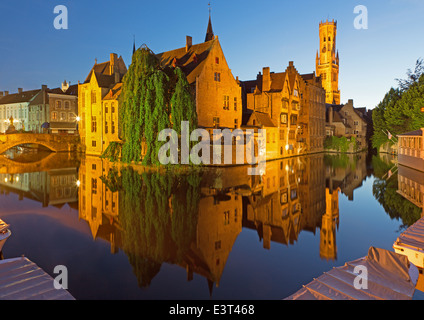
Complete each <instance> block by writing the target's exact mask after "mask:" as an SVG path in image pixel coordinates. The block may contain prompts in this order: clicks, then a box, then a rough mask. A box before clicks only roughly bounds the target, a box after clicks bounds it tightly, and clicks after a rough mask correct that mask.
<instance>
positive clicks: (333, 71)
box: [316, 20, 340, 104]
mask: <svg viewBox="0 0 424 320" xmlns="http://www.w3.org/2000/svg"><path fill="white" fill-rule="evenodd" d="M336 37H337V21H334V20H333V21H328V20H327V21H325V22H321V23H320V24H319V39H320V41H319V42H320V50H319V51H317V57H316V74H317V76H321V78H322V85H323V87H324V89H325V92H326V99H325V102H326V103H329V104H340V90H339V52H338V51H337V53H336Z"/></svg>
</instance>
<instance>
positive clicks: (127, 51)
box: [0, 0, 424, 109]
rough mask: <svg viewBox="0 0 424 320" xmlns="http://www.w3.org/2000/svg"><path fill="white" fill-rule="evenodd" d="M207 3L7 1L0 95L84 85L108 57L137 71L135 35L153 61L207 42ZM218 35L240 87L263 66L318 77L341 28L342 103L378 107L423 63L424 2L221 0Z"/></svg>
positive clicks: (216, 6) (0, 13)
mask: <svg viewBox="0 0 424 320" xmlns="http://www.w3.org/2000/svg"><path fill="white" fill-rule="evenodd" d="M208 2H209V0H189V1H168V0H156V1H143V0H137V1H136V0H131V1H130V0H122V1H110V0H89V1H87V0H86V1H83V0H13V1H1V2H0V30H1V32H0V44H1V46H0V91H9V92H10V93H14V92H17V89H18V88H24V90H32V89H36V88H41V85H42V84H46V85H48V86H49V87H50V88H54V87H58V86H60V84H61V82H62V81H63V80H65V79H66V80H67V81H70V82H71V84H75V83H77V82H78V81H81V82H83V81H84V80H85V78H86V76H87V75H88V73H89V71H90V69H91V67H92V66H93V64H94V61H95V58H97V59H98V62H103V61H107V60H109V54H110V53H111V52H114V53H117V54H118V55H122V57H123V58H124V61H125V63H126V64H127V65H129V64H130V63H131V54H132V46H133V35H135V37H136V44H137V47H139V46H140V45H142V44H143V43H145V44H146V45H147V46H148V47H149V48H150V49H152V50H153V51H154V52H156V53H160V52H163V51H167V50H172V49H175V48H180V47H183V46H184V45H185V37H186V35H190V36H192V37H193V42H194V43H199V42H202V41H204V38H205V33H206V28H207V22H208ZM211 3H212V23H213V29H214V33H215V34H216V35H218V36H219V39H220V42H221V45H222V47H223V50H224V53H225V56H226V58H227V62H228V64H229V66H230V68H231V69H232V72H233V74H234V76H239V78H240V80H251V79H254V78H255V77H256V75H257V73H258V72H259V71H262V68H263V67H267V66H268V67H270V68H271V71H274V72H282V71H284V70H285V69H286V67H287V65H288V63H289V61H294V64H295V66H296V68H297V69H298V71H299V72H300V73H310V72H313V71H315V56H316V51H317V49H318V46H319V33H318V26H319V22H320V21H321V20H325V19H327V18H328V19H336V20H337V21H338V35H337V49H338V50H339V53H340V83H339V86H340V90H341V99H342V103H345V102H347V100H348V99H354V102H355V106H356V107H367V108H370V109H372V108H374V107H375V106H376V105H377V104H378V103H379V102H380V101H381V100H382V98H383V97H384V94H385V93H386V92H387V91H388V90H389V89H390V87H392V86H396V85H397V83H396V81H395V79H396V78H405V75H406V70H407V69H408V68H413V67H414V65H415V61H416V60H417V59H418V58H420V57H423V58H424V41H423V38H424V37H423V34H424V25H423V23H422V19H423V18H422V17H423V16H424V1H422V0H363V1H359V0H322V1H316V0H309V1H306V0H305V1H302V0H298V1H286V0H263V1H249V0H244V1H241V0H231V1H229V0H214V1H212V0H211ZM56 5H65V6H66V7H67V8H68V14H69V29H68V30H56V29H55V28H54V26H53V21H54V19H55V17H56V15H55V14H54V13H53V9H54V7H55V6H56ZM357 5H365V6H366V7H367V8H368V15H369V16H368V30H356V29H355V28H354V25H353V21H354V19H355V17H356V14H354V12H353V11H354V8H355V6H357Z"/></svg>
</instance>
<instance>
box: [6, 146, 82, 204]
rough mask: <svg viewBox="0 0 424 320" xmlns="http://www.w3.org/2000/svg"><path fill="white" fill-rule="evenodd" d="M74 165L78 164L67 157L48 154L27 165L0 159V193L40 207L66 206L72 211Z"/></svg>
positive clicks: (76, 189) (76, 194)
mask: <svg viewBox="0 0 424 320" xmlns="http://www.w3.org/2000/svg"><path fill="white" fill-rule="evenodd" d="M78 165H79V162H78V160H77V159H76V158H75V157H74V156H72V155H68V154H51V155H49V156H48V157H46V158H44V159H41V160H39V161H37V162H28V163H27V162H16V161H11V160H9V159H6V158H4V157H2V156H0V192H1V194H8V193H15V194H17V195H19V199H20V200H22V199H24V198H28V199H31V200H35V201H38V202H40V203H41V204H42V206H43V207H47V206H56V207H58V208H61V207H62V206H63V205H65V204H68V205H69V206H70V207H73V208H75V209H76V208H77V204H78V187H77V178H78V173H77V170H78ZM40 170H44V171H40Z"/></svg>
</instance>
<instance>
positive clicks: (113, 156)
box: [101, 141, 122, 162]
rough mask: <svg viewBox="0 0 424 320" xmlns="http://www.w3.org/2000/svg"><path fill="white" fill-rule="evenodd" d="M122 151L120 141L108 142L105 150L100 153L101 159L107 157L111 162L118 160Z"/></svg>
mask: <svg viewBox="0 0 424 320" xmlns="http://www.w3.org/2000/svg"><path fill="white" fill-rule="evenodd" d="M121 152H122V143H121V142H117V141H112V142H111V143H109V145H108V147H107V148H106V150H105V151H104V152H103V154H102V155H101V158H102V159H108V160H110V161H112V162H116V161H118V160H119V158H120V155H121Z"/></svg>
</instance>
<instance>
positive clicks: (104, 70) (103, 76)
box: [84, 56, 127, 88]
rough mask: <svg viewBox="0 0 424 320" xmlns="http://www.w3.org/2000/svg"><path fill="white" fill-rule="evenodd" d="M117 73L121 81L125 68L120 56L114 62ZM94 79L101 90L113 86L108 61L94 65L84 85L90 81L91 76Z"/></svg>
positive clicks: (113, 78) (113, 79) (113, 82)
mask: <svg viewBox="0 0 424 320" xmlns="http://www.w3.org/2000/svg"><path fill="white" fill-rule="evenodd" d="M116 66H117V69H118V72H119V73H120V75H121V77H120V78H121V79H122V77H123V76H124V74H125V73H126V72H127V67H126V65H125V63H124V59H123V58H122V56H120V57H119V58H118V59H117V61H116ZM93 74H94V76H95V77H96V80H97V83H98V85H99V87H101V88H110V87H111V86H113V85H114V84H115V75H114V74H113V73H111V67H110V61H106V62H102V63H96V64H95V65H94V66H93V68H92V69H91V71H90V73H89V74H88V76H87V78H86V79H85V81H84V83H88V82H90V80H91V77H92V75H93ZM121 79H120V80H121Z"/></svg>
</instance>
